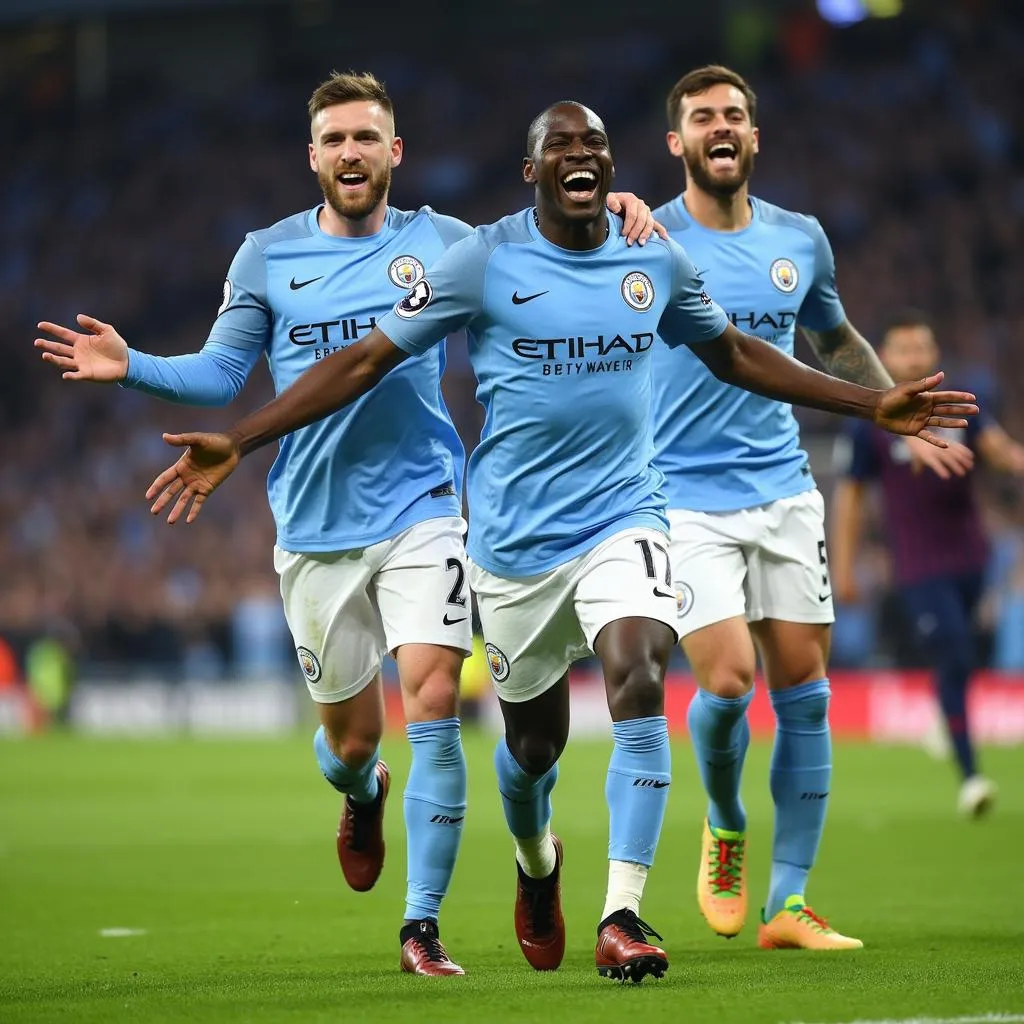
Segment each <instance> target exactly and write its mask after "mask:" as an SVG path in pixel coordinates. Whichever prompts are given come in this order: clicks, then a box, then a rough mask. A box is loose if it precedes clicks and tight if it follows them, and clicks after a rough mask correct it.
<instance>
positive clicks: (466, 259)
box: [377, 231, 490, 356]
mask: <svg viewBox="0 0 1024 1024" xmlns="http://www.w3.org/2000/svg"><path fill="white" fill-rule="evenodd" d="M489 258H490V249H489V248H488V247H487V246H486V245H485V244H484V243H483V242H482V241H481V240H480V237H479V233H478V232H476V231H474V232H473V234H471V235H469V236H468V237H466V238H464V239H462V240H461V241H459V242H456V243H455V244H454V245H453V246H452V247H451V248H450V249H449V250H448V251H447V252H445V253H444V254H443V255H442V256H440V257H439V258H438V260H437V261H436V262H435V263H434V264H432V265H431V267H430V269H429V270H428V271H427V275H426V277H424V278H423V279H422V280H420V281H418V282H417V283H416V284H415V285H414V286H413V287H412V289H411V290H410V291H409V292H408V293H407V294H406V296H405V297H404V298H403V299H402V300H401V301H400V302H398V304H397V305H396V306H395V308H394V309H393V310H392V311H391V312H390V313H388V314H386V315H385V316H383V317H381V319H380V320H379V321H378V322H377V327H378V329H379V330H380V331H382V332H383V333H384V334H386V335H387V336H388V338H390V339H391V341H392V342H393V343H394V344H395V345H396V346H397V347H398V348H400V349H402V350H403V351H404V352H408V353H409V354H410V355H414V356H417V355H421V354H422V353H424V352H426V351H427V349H429V348H431V347H432V346H434V345H436V344H438V342H440V341H443V340H444V338H445V337H446V336H447V335H448V334H450V333H452V332H453V331H457V330H460V329H461V328H463V327H465V326H467V325H468V324H469V323H470V322H471V321H472V320H473V319H474V318H475V317H476V316H477V315H478V314H479V313H480V311H481V309H482V308H483V294H484V271H485V270H486V268H487V261H488V259H489Z"/></svg>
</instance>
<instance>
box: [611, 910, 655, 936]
mask: <svg viewBox="0 0 1024 1024" xmlns="http://www.w3.org/2000/svg"><path fill="white" fill-rule="evenodd" d="M623 917H624V918H625V920H624V921H623V922H622V924H620V925H619V927H620V928H621V929H622V930H623V931H624V932H625V933H626V934H627V935H628V936H629V937H630V938H631V939H633V940H635V941H636V942H646V941H647V940H648V939H659V940H660V941H662V942H664V941H665V940H664V939H662V937H661V936H660V935H659V934H658V933H657V932H656V931H655V930H654V929H653V928H652V927H651V926H650V925H649V924H648V923H647V922H646V921H641V920H640V918H639V917H637V916H636V914H634V913H633V911H632V910H627V911H625V913H624V914H623Z"/></svg>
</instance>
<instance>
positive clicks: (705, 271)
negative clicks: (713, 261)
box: [694, 267, 711, 281]
mask: <svg viewBox="0 0 1024 1024" xmlns="http://www.w3.org/2000/svg"><path fill="white" fill-rule="evenodd" d="M694 269H696V268H694ZM710 269H711V268H710V267H708V270H710ZM708 270H698V271H697V276H698V277H699V278H700V279H701V280H702V281H703V280H704V275H705V274H706V273H707V272H708Z"/></svg>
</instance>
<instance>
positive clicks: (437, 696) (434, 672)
mask: <svg viewBox="0 0 1024 1024" xmlns="http://www.w3.org/2000/svg"><path fill="white" fill-rule="evenodd" d="M403 686H404V689H405V705H406V717H407V719H408V720H409V721H410V722H435V721H438V720H440V719H442V718H454V717H455V715H457V714H458V712H459V672H458V669H454V670H453V669H451V668H450V667H448V666H439V667H437V668H434V669H431V670H430V671H428V672H426V673H424V674H423V675H421V676H418V677H417V678H415V679H413V680H410V681H403Z"/></svg>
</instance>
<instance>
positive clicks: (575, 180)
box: [562, 171, 597, 203]
mask: <svg viewBox="0 0 1024 1024" xmlns="http://www.w3.org/2000/svg"><path fill="white" fill-rule="evenodd" d="M562 188H563V189H565V194H566V195H567V196H568V197H569V198H570V199H571V200H572V201H573V202H574V203H589V202H590V200H591V199H593V198H594V194H595V193H596V192H597V175H596V174H595V173H594V172H593V171H570V172H569V173H568V174H566V175H565V176H564V177H563V178H562Z"/></svg>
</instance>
